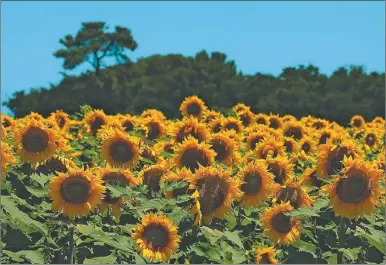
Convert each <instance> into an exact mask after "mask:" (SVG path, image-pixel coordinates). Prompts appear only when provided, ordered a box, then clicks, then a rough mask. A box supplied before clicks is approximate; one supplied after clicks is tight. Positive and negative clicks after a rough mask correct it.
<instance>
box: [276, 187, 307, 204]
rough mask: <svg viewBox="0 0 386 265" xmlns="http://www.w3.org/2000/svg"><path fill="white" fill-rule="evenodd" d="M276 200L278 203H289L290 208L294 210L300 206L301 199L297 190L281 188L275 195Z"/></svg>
mask: <svg viewBox="0 0 386 265" xmlns="http://www.w3.org/2000/svg"><path fill="white" fill-rule="evenodd" d="M276 199H277V202H278V203H281V202H290V204H291V205H292V207H294V208H295V209H296V208H298V207H299V206H300V199H301V198H300V193H299V191H298V190H297V188H294V187H285V188H281V189H280V191H279V192H278V193H277V194H276Z"/></svg>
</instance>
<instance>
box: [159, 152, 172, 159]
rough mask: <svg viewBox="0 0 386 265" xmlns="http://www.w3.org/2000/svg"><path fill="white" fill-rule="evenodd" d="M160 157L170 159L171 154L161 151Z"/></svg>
mask: <svg viewBox="0 0 386 265" xmlns="http://www.w3.org/2000/svg"><path fill="white" fill-rule="evenodd" d="M161 156H163V157H167V158H169V157H172V154H171V153H169V152H165V151H163V152H161Z"/></svg>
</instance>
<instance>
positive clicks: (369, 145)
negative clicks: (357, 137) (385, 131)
mask: <svg viewBox="0 0 386 265" xmlns="http://www.w3.org/2000/svg"><path fill="white" fill-rule="evenodd" d="M378 135H379V134H378V133H377V132H376V131H375V130H371V129H369V128H367V129H366V130H365V131H364V135H363V139H364V143H365V145H364V146H365V149H366V150H372V149H375V148H377V146H378V145H379V140H380V139H379V138H380V137H379V136H378Z"/></svg>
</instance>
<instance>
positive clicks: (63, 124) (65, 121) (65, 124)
mask: <svg viewBox="0 0 386 265" xmlns="http://www.w3.org/2000/svg"><path fill="white" fill-rule="evenodd" d="M48 119H52V120H53V121H54V122H55V123H56V124H57V125H58V127H59V129H61V130H64V131H67V130H68V129H69V128H70V125H71V120H70V118H69V117H68V114H67V113H65V112H64V111H63V110H57V111H55V112H53V113H51V116H50V117H49V118H48Z"/></svg>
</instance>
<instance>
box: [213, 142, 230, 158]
mask: <svg viewBox="0 0 386 265" xmlns="http://www.w3.org/2000/svg"><path fill="white" fill-rule="evenodd" d="M211 144H212V149H213V150H214V151H215V152H216V158H215V159H216V161H219V162H222V161H224V160H225V159H227V158H228V155H229V153H228V147H227V145H226V144H225V143H224V142H222V141H220V140H214V141H212V142H211Z"/></svg>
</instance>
